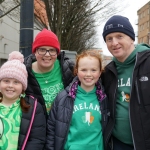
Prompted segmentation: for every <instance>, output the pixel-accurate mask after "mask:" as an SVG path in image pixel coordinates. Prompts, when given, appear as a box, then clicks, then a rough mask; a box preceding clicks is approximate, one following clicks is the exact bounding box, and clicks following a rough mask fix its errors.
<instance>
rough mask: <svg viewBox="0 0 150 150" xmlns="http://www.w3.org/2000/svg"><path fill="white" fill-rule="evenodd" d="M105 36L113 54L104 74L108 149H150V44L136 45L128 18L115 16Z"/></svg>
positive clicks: (105, 29)
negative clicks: (107, 117)
mask: <svg viewBox="0 0 150 150" xmlns="http://www.w3.org/2000/svg"><path fill="white" fill-rule="evenodd" d="M103 38H104V41H105V42H106V45H107V48H108V50H109V51H110V53H111V54H112V55H113V56H114V57H113V60H112V62H110V63H109V64H108V65H107V66H106V67H105V71H104V73H103V74H102V76H101V78H102V82H103V85H104V87H105V90H106V91H105V92H106V94H107V96H108V98H109V109H110V117H109V122H108V125H107V127H106V129H105V132H104V143H105V149H106V150H109V149H113V150H148V149H150V91H149V89H150V47H149V46H148V45H146V44H139V45H136V46H135V45H134V41H135V34H134V30H133V27H132V25H131V23H130V22H129V19H128V18H126V17H124V16H119V15H115V16H112V17H111V18H110V19H109V20H108V21H107V22H106V24H105V26H104V29H103Z"/></svg>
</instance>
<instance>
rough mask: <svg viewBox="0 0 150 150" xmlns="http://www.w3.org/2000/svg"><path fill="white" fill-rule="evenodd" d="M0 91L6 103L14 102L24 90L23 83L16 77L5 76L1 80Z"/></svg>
mask: <svg viewBox="0 0 150 150" xmlns="http://www.w3.org/2000/svg"><path fill="white" fill-rule="evenodd" d="M0 91H1V93H2V95H3V99H2V101H3V102H4V103H7V104H8V103H11V104H12V103H14V102H15V101H16V100H17V99H18V98H19V96H20V94H21V93H22V91H23V86H22V83H21V82H19V81H18V80H16V79H11V78H4V79H2V80H1V81H0Z"/></svg>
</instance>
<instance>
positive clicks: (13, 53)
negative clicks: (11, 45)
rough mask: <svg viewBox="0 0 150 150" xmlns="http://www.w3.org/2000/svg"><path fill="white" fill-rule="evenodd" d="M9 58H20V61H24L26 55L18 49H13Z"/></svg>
mask: <svg viewBox="0 0 150 150" xmlns="http://www.w3.org/2000/svg"><path fill="white" fill-rule="evenodd" d="M8 60H9V61H11V60H20V62H21V63H23V62H24V56H23V55H22V54H21V53H20V52H18V51H13V52H11V53H10V54H9V58H8Z"/></svg>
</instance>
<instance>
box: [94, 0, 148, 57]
mask: <svg viewBox="0 0 150 150" xmlns="http://www.w3.org/2000/svg"><path fill="white" fill-rule="evenodd" d="M125 1H127V2H128V5H129V6H128V7H127V8H125V9H124V11H123V12H121V13H119V15H123V16H126V17H127V18H129V20H130V22H131V24H132V25H133V28H134V31H135V32H137V25H135V22H136V20H137V19H138V18H137V11H138V10H139V9H140V8H141V7H143V6H144V5H145V4H146V3H148V2H149V0H125ZM103 26H104V25H103ZM101 30H102V29H98V31H99V37H98V39H99V43H98V44H97V45H96V47H98V48H102V49H103V53H104V54H105V55H111V54H110V53H109V51H108V50H107V47H106V44H105V42H104V41H103V38H102V36H101V35H102V31H101ZM136 43H137V41H135V44H136Z"/></svg>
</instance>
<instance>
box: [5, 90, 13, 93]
mask: <svg viewBox="0 0 150 150" xmlns="http://www.w3.org/2000/svg"><path fill="white" fill-rule="evenodd" d="M6 92H7V93H13V92H14V91H13V90H6Z"/></svg>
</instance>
